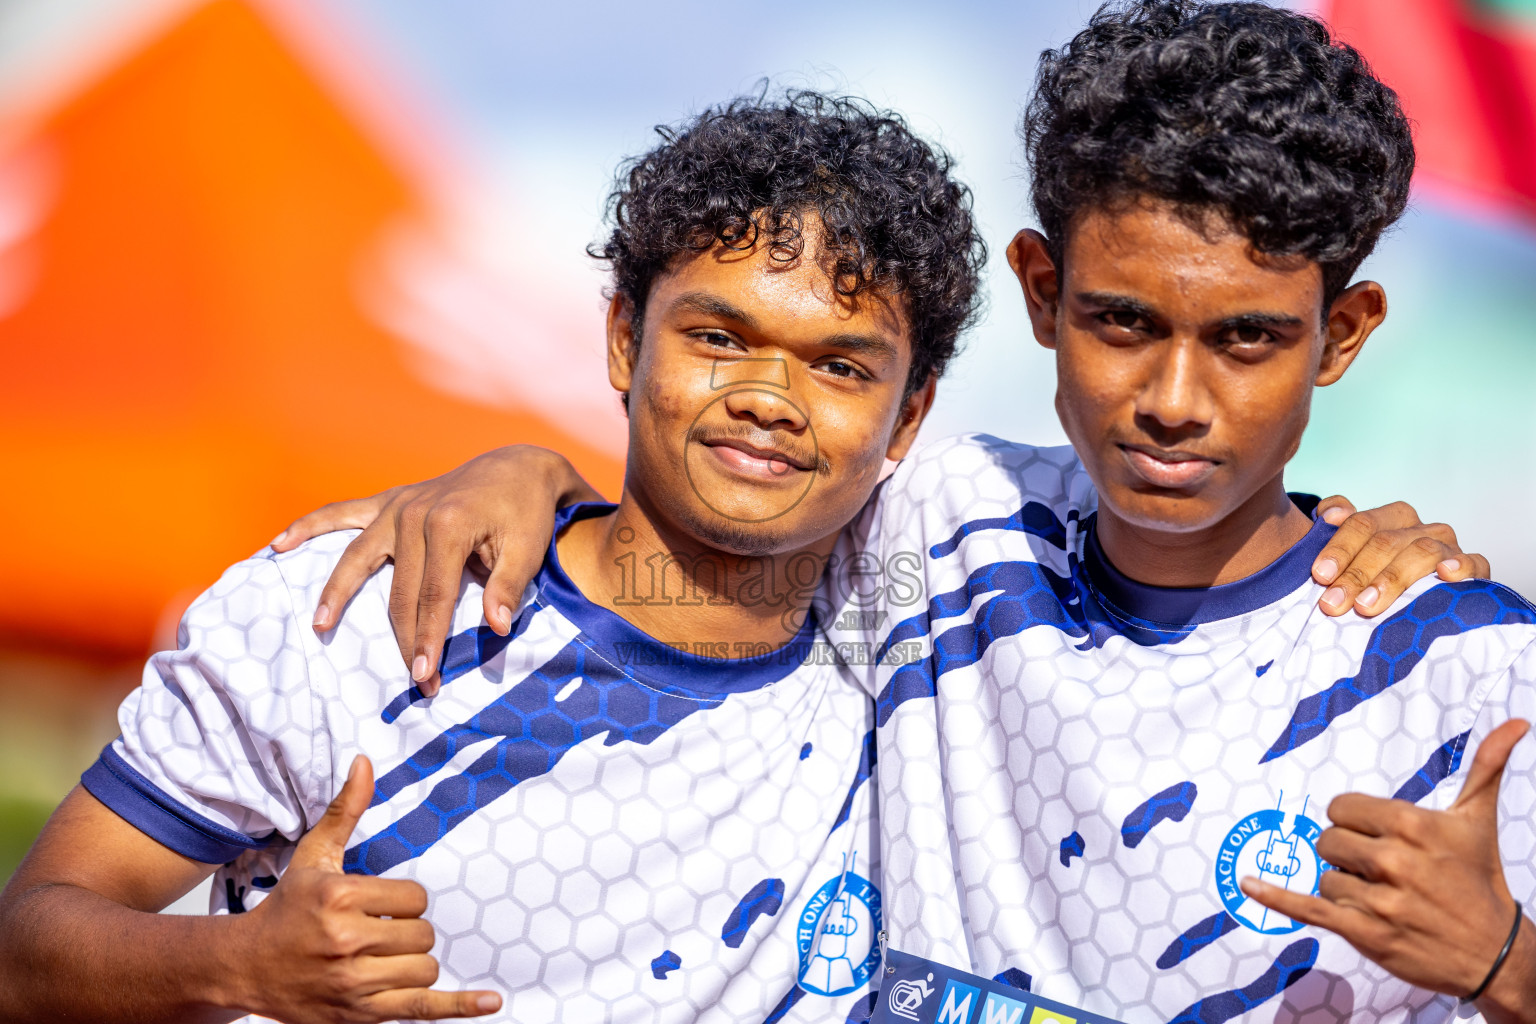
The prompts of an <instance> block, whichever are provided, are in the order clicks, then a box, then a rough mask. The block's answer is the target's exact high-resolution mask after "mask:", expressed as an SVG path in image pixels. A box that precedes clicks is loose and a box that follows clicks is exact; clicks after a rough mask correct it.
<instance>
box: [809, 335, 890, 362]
mask: <svg viewBox="0 0 1536 1024" xmlns="http://www.w3.org/2000/svg"><path fill="white" fill-rule="evenodd" d="M821 344H822V346H823V347H825V348H835V349H841V350H842V351H844V352H853V353H858V354H862V355H874V356H884V357H886V358H888V359H895V358H896V356H897V354H898V353H897V351H896V346H895V345H892V344H891V343H890V342H888V341H886V340H885V339H884V338H882V337H880V336H878V335H874V334H832V335H828V336H827V337H825V338H822V339H821Z"/></svg>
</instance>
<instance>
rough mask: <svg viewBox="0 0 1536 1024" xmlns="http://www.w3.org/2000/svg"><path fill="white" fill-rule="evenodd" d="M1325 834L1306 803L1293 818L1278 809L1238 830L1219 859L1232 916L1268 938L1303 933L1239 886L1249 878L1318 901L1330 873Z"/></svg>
mask: <svg viewBox="0 0 1536 1024" xmlns="http://www.w3.org/2000/svg"><path fill="white" fill-rule="evenodd" d="M1281 799H1282V800H1283V799H1284V794H1281ZM1322 834H1323V830H1322V828H1321V826H1319V825H1318V824H1317V822H1315V821H1313V820H1312V819H1311V818H1309V817H1307V815H1306V803H1305V802H1303V804H1302V810H1301V813H1299V814H1287V813H1285V812H1283V811H1281V810H1280V809H1279V808H1278V807H1275V808H1273V809H1270V810H1264V811H1256V812H1254V813H1253V814H1250V815H1248V816H1247V817H1245V818H1243V819H1242V820H1240V821H1239V822H1238V823H1237V824H1236V825H1233V826H1232V830H1231V831H1229V832H1228V833H1227V837H1226V838H1225V839H1223V840H1222V841H1221V851H1220V853H1218V854H1217V856H1216V891H1217V892H1218V893H1219V894H1220V896H1221V902H1222V903H1223V904H1225V905H1226V908H1227V913H1229V914H1231V915H1232V918H1233V919H1234V920H1236V921H1238V922H1239V923H1241V924H1243V925H1245V926H1247V927H1249V928H1252V929H1253V930H1254V931H1256V932H1262V933H1263V934H1265V935H1283V934H1285V933H1287V932H1294V931H1296V930H1297V929H1299V928H1300V927H1301V922H1299V921H1293V920H1291V919H1290V918H1288V917H1286V916H1285V915H1284V914H1280V913H1277V912H1276V911H1273V910H1270V909H1269V908H1268V907H1265V906H1263V905H1262V904H1259V903H1255V902H1254V901H1253V900H1251V899H1249V898H1248V897H1247V896H1246V895H1244V894H1243V890H1242V889H1240V888H1239V887H1238V883H1239V882H1241V881H1242V880H1243V879H1244V878H1257V879H1259V880H1260V881H1261V882H1268V883H1269V884H1270V885H1277V886H1279V887H1280V888H1282V889H1289V890H1290V891H1291V892H1299V893H1306V894H1308V895H1311V896H1316V895H1317V883H1318V881H1319V880H1320V879H1321V878H1322V877H1323V870H1324V868H1323V861H1322V858H1320V857H1319V856H1318V855H1317V837H1318V836H1320V835H1322Z"/></svg>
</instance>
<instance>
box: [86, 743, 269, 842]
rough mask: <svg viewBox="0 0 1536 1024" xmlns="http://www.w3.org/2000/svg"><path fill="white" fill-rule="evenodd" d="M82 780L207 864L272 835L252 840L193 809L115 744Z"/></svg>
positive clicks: (153, 834)
mask: <svg viewBox="0 0 1536 1024" xmlns="http://www.w3.org/2000/svg"><path fill="white" fill-rule="evenodd" d="M80 784H81V785H83V786H84V787H85V788H86V789H87V790H89V791H90V794H91V795H92V796H94V797H95V798H96V799H98V800H100V801H101V802H102V803H104V804H106V805H107V806H108V807H110V808H111V809H112V810H113V811H114V812H116V813H117V815H118V816H119V817H121V818H122V819H123V820H124V821H126V822H128V824H130V825H132V826H133V827H134V828H137V829H138V830H139V831H140V832H143V833H144V834H145V835H147V836H149V838H151V839H153V840H155V841H156V842H157V843H159V844H160V845H162V846H165V847H167V848H169V849H172V850H175V851H176V852H177V853H179V854H181V855H182V856H183V857H191V858H192V859H193V860H196V861H202V862H203V863H204V864H227V863H229V862H230V861H232V860H234V859H235V858H236V857H238V856H240V855H241V854H242V853H244V852H245V851H246V850H259V849H261V848H262V847H264V846H266V845H267V842H268V841H269V840H270V839H271V836H270V835H269V836H263V837H262V838H260V839H252V838H251V837H250V836H248V835H245V834H244V833H242V832H236V831H234V830H233V829H229V828H225V827H224V826H223V825H220V824H219V823H218V822H216V821H209V820H208V819H207V818H205V817H203V816H202V815H200V814H197V813H195V812H193V811H189V810H187V809H186V808H185V807H183V806H181V805H180V804H178V803H177V802H176V801H175V800H173V799H171V798H170V797H169V796H167V795H166V794H165V793H164V792H163V791H162V790H161V789H160V788H159V787H158V786H156V785H155V784H154V783H153V782H150V781H149V780H148V779H146V778H145V777H144V776H143V775H141V774H139V773H138V772H137V771H135V770H134V768H133V766H132V765H130V764H129V763H128V762H127V761H124V760H123V758H122V757H121V755H119V754H118V752H117V751H115V750H113V749H112V748H111V747H110V746H109V747H107V749H105V750H103V751H102V752H101V756H100V757H99V758H97V759H96V763H95V764H93V765H91V766H90V767H89V768H87V769H86V770H85V774H84V775H82V776H80Z"/></svg>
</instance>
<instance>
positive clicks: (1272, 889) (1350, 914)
mask: <svg viewBox="0 0 1536 1024" xmlns="http://www.w3.org/2000/svg"><path fill="white" fill-rule="evenodd" d="M1238 887H1239V888H1241V889H1242V890H1243V893H1244V895H1246V896H1247V897H1248V898H1249V899H1251V900H1254V901H1255V902H1257V903H1259V904H1261V905H1262V906H1266V907H1268V908H1269V909H1270V910H1273V911H1275V912H1277V913H1280V914H1284V915H1285V916H1286V917H1288V918H1290V919H1291V920H1292V921H1300V922H1301V923H1302V924H1313V925H1317V926H1318V927H1319V928H1326V929H1328V930H1329V931H1331V932H1334V933H1336V934H1338V935H1342V936H1343V937H1344V938H1345V939H1349V938H1350V935H1351V934H1353V933H1356V932H1358V931H1359V929H1360V925H1361V923H1362V922H1361V919H1363V918H1365V915H1364V914H1362V913H1361V912H1360V911H1358V910H1355V909H1354V908H1352V907H1341V906H1339V905H1338V904H1337V903H1333V902H1331V901H1329V900H1325V899H1321V898H1320V897H1317V896H1309V895H1303V894H1302V893H1299V892H1291V891H1289V890H1287V889H1282V888H1280V887H1279V886H1278V885H1270V884H1269V883H1268V882H1261V881H1259V880H1258V879H1257V878H1244V879H1242V880H1241V881H1240V882H1239V883H1238Z"/></svg>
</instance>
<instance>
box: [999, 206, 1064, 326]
mask: <svg viewBox="0 0 1536 1024" xmlns="http://www.w3.org/2000/svg"><path fill="white" fill-rule="evenodd" d="M1008 265H1009V266H1010V267H1012V268H1013V276H1014V277H1017V278H1018V279H1019V287H1021V288H1023V289H1024V305H1025V308H1027V309H1028V310H1029V325H1030V327H1032V328H1033V329H1034V332H1035V340H1036V341H1038V342H1039V343H1040V344H1041V345H1044V346H1045V347H1046V348H1055V347H1056V316H1057V312H1058V309H1059V302H1060V299H1061V281H1060V278H1058V277H1057V274H1056V264H1055V263H1054V262H1053V261H1052V260H1051V250H1050V246H1049V245H1047V244H1046V240H1045V236H1044V235H1042V234H1041V233H1040V232H1038V231H1034V230H1031V229H1029V228H1025V229H1024V230H1023V231H1020V232H1019V233H1018V234H1016V235H1014V236H1013V241H1011V242H1009V243H1008Z"/></svg>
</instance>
